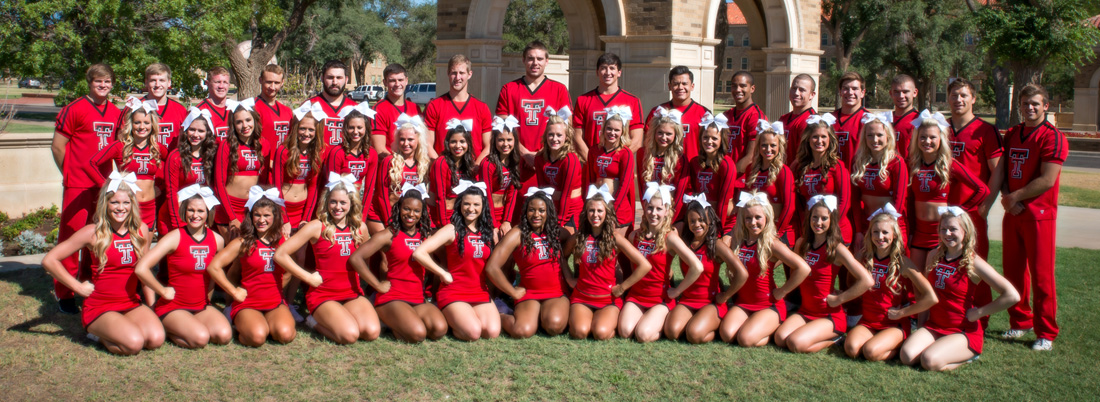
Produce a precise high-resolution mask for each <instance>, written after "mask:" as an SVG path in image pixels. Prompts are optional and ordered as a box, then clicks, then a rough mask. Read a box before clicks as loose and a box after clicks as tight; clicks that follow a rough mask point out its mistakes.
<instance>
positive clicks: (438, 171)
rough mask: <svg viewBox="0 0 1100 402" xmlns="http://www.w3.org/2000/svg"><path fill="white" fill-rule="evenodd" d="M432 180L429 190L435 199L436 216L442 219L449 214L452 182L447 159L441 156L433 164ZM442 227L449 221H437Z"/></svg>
mask: <svg viewBox="0 0 1100 402" xmlns="http://www.w3.org/2000/svg"><path fill="white" fill-rule="evenodd" d="M428 177H430V178H431V181H430V182H429V183H428V191H429V192H430V193H431V194H432V198H434V199H435V201H436V202H435V209H436V214H437V215H436V217H438V218H440V219H442V218H443V217H445V216H447V214H446V212H447V190H448V186H449V185H450V184H451V169H450V167H448V166H447V160H446V159H444V158H439V159H436V160H435V163H433V164H432V169H431V173H430V174H429V175H428ZM436 223H438V224H439V226H440V227H442V226H443V225H446V224H447V222H436Z"/></svg>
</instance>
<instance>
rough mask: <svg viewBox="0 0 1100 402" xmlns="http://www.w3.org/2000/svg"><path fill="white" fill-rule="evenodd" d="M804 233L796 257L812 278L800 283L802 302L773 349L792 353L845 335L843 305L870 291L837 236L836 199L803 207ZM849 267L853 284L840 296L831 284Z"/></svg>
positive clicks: (867, 280)
mask: <svg viewBox="0 0 1100 402" xmlns="http://www.w3.org/2000/svg"><path fill="white" fill-rule="evenodd" d="M807 207H808V210H807V214H806V215H807V217H806V222H803V226H804V227H805V228H806V229H805V232H804V233H802V236H800V237H799V239H798V242H796V243H795V247H794V249H795V252H796V253H798V255H801V256H802V258H803V259H805V260H806V265H809V266H810V276H809V277H807V278H806V280H805V281H802V285H801V286H799V291H800V292H802V299H801V300H802V303H801V305H800V306H799V307H798V313H796V314H791V315H790V316H789V317H787V320H786V321H783V324H782V325H780V326H779V329H777V330H775V344H776V345H777V346H779V347H781V348H788V349H790V350H791V351H792V352H796V353H814V352H817V351H819V350H821V349H824V348H827V347H829V346H830V345H832V344H834V343H835V342H836V341H837V340H838V339H839V337H840V335H843V334H844V333H845V332H846V331H847V330H848V320H847V318H846V317H845V315H844V310H843V309H842V308H841V304H844V303H846V302H848V301H851V300H855V299H856V298H858V297H860V296H861V295H863V293H864V292H866V291H867V289H870V288H871V285H873V284H874V282H873V281H872V279H871V275H870V274H869V273H868V272H867V270H866V269H863V266H862V265H861V264H860V263H859V260H857V259H856V258H855V257H854V256H852V253H851V252H850V251H848V247H845V246H844V239H843V238H842V237H841V235H840V225H839V224H838V222H839V220H840V215H839V210H838V209H837V199H836V197H834V196H831V195H816V196H814V197H813V198H811V199H810V201H809V202H808V203H807ZM843 268H847V269H848V272H849V273H850V274H851V275H852V277H853V278H855V279H856V284H855V285H852V286H849V287H848V289H847V290H845V291H844V292H840V291H839V290H837V289H836V288H835V287H834V286H833V284H834V283H835V282H836V280H837V275H839V274H840V270H841V269H843Z"/></svg>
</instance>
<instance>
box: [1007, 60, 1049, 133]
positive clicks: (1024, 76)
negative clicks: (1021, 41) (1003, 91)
mask: <svg viewBox="0 0 1100 402" xmlns="http://www.w3.org/2000/svg"><path fill="white" fill-rule="evenodd" d="M1045 64H1046V63H1045V62H1043V63H1013V65H1012V86H1013V92H1015V93H1014V94H1012V95H1013V98H1018V96H1016V94H1019V93H1020V91H1022V90H1023V89H1024V86H1027V85H1028V84H1036V85H1039V84H1042V82H1043V70H1044V65H1045ZM1010 105H1011V106H1012V113H1011V114H1010V115H1009V117H1010V118H1009V124H1010V125H1013V126H1014V125H1016V124H1019V123H1020V113H1019V112H1020V111H1019V110H1018V109H1019V107H1018V105H1019V102H1012V100H1010Z"/></svg>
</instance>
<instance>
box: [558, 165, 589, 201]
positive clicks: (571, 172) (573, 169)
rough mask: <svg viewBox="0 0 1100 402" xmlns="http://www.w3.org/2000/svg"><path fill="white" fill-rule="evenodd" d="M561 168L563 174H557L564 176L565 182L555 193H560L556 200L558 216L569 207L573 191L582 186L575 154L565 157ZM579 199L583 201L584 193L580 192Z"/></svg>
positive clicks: (579, 168) (579, 167)
mask: <svg viewBox="0 0 1100 402" xmlns="http://www.w3.org/2000/svg"><path fill="white" fill-rule="evenodd" d="M562 167H563V168H565V169H564V170H565V171H564V172H558V174H559V175H560V174H564V175H565V176H564V177H565V180H564V181H563V182H562V188H561V189H559V190H557V191H562V195H561V198H559V200H558V204H559V205H558V211H557V212H558V215H559V216H561V214H563V213H565V211H566V209H567V208H568V206H569V201H570V200H572V198H571V197H572V196H573V190H576V189H578V188H582V187H583V186H584V184H583V183H582V181H581V174H582V172H581V169H582V167H581V161H580V158H578V157H577V154H569V155H566V156H565V162H564V163H562ZM579 197H580V198H581V199H584V191H583V190H581V195H580V196H579Z"/></svg>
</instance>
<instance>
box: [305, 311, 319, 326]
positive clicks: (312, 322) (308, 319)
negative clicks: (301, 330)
mask: <svg viewBox="0 0 1100 402" xmlns="http://www.w3.org/2000/svg"><path fill="white" fill-rule="evenodd" d="M306 326H307V327H309V329H314V328H315V327H316V326H317V319H316V318H313V314H310V315H308V316H306Z"/></svg>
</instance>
